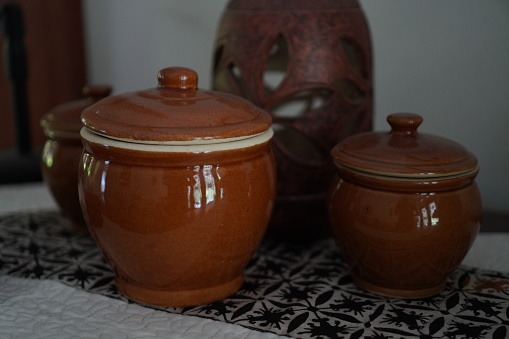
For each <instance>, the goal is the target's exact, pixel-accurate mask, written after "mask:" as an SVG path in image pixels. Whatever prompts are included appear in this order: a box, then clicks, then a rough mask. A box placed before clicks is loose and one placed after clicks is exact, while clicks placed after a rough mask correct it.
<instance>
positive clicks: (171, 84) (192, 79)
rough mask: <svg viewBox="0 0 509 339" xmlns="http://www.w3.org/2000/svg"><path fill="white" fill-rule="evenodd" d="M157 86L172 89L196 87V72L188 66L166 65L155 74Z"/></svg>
mask: <svg viewBox="0 0 509 339" xmlns="http://www.w3.org/2000/svg"><path fill="white" fill-rule="evenodd" d="M157 82H158V85H159V86H158V87H160V88H172V89H196V88H197V87H198V74H197V73H196V72H195V71H193V70H192V69H189V68H184V67H168V68H164V69H162V70H160V71H159V73H158V74H157Z"/></svg>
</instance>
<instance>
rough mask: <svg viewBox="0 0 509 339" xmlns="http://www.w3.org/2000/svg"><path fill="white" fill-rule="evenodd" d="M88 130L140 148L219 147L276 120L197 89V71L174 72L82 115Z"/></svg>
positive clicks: (240, 102)
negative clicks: (152, 145)
mask: <svg viewBox="0 0 509 339" xmlns="http://www.w3.org/2000/svg"><path fill="white" fill-rule="evenodd" d="M82 122H83V125H84V126H85V127H86V128H87V129H88V130H89V131H91V132H93V133H96V134H99V135H101V136H103V137H107V138H110V139H117V140H121V141H127V142H132V143H140V144H173V143H190V144H192V143H210V142H212V143H214V142H225V141H231V140H236V139H243V138H247V137H252V136H254V135H258V134H260V133H263V132H265V131H267V130H268V129H269V128H270V125H271V122H272V119H271V117H270V115H269V114H268V113H267V112H265V111H263V110H262V109H260V108H258V107H256V106H255V105H254V104H252V103H250V102H248V101H247V100H245V99H242V98H240V97H237V96H234V95H231V94H227V93H221V92H215V91H207V90H200V89H198V75H197V74H196V72H195V71H193V70H191V69H188V68H182V67H170V68H165V69H163V70H161V71H160V72H159V73H158V86H157V87H155V88H149V89H146V90H141V91H136V92H129V93H124V94H120V95H115V96H111V97H108V98H106V99H103V100H101V101H99V102H97V103H96V104H94V105H92V106H90V107H88V108H87V109H85V110H84V111H83V114H82Z"/></svg>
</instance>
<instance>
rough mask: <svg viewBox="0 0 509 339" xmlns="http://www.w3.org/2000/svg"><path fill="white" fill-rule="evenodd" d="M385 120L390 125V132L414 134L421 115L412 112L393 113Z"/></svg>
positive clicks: (420, 121)
mask: <svg viewBox="0 0 509 339" xmlns="http://www.w3.org/2000/svg"><path fill="white" fill-rule="evenodd" d="M387 122H388V123H389V125H391V134H397V135H416V134H417V127H419V125H420V124H421V123H422V117H421V116H420V115H419V114H414V113H394V114H391V115H389V116H388V117H387Z"/></svg>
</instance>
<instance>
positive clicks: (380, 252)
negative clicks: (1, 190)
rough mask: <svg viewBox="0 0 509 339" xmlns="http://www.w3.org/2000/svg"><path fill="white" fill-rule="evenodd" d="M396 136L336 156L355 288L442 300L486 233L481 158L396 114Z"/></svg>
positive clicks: (339, 214)
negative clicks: (448, 282)
mask: <svg viewBox="0 0 509 339" xmlns="http://www.w3.org/2000/svg"><path fill="white" fill-rule="evenodd" d="M387 120H388V122H389V124H390V125H391V127H392V130H391V132H390V133H375V132H368V133H361V134H358V135H354V136H351V137H349V138H347V139H345V140H344V141H343V142H341V143H339V144H338V145H336V146H335V147H334V148H333V150H332V156H333V158H334V161H335V164H336V168H337V174H338V177H337V180H336V182H335V183H334V185H333V187H332V190H331V192H332V193H331V196H330V202H329V215H330V220H331V228H332V232H333V235H334V238H335V240H336V242H337V244H338V245H339V247H340V249H341V251H342V253H343V255H344V257H345V259H346V261H347V262H348V264H349V265H350V266H351V268H352V271H353V277H354V281H355V283H357V285H359V286H360V287H362V288H364V289H366V290H369V291H372V292H376V293H379V294H383V295H388V296H395V297H403V298H421V297H428V296H431V295H434V294H436V293H439V292H440V291H441V290H442V289H443V288H444V287H445V281H446V278H447V276H448V275H449V274H450V273H451V272H452V271H453V270H454V269H456V267H457V266H458V265H459V264H460V263H461V261H462V260H463V258H464V257H465V255H466V253H467V252H468V250H469V248H470V246H471V245H472V243H473V242H474V239H475V237H476V235H477V233H478V231H479V226H480V220H481V197H480V194H479V190H478V188H477V184H476V183H475V181H474V178H475V177H476V175H477V173H478V170H479V168H478V164H477V159H476V157H475V156H474V155H473V154H471V153H470V152H468V151H467V150H466V149H465V148H464V147H462V146H461V145H459V144H457V143H455V142H453V141H450V140H447V139H444V138H441V137H438V136H434V135H429V134H421V133H419V132H418V131H417V127H418V126H419V125H420V124H421V122H422V117H420V116H419V115H416V114H405V113H400V114H393V115H390V116H389V117H388V118H387Z"/></svg>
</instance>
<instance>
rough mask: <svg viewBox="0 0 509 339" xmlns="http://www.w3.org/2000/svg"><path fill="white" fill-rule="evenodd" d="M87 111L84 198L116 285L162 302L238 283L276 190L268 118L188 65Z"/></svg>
mask: <svg viewBox="0 0 509 339" xmlns="http://www.w3.org/2000/svg"><path fill="white" fill-rule="evenodd" d="M158 77H159V86H158V87H157V88H152V89H147V90H143V91H137V92H132V93H125V94H122V95H118V96H112V97H109V98H106V99H104V100H102V101H100V102H98V103H97V104H96V105H93V106H91V107H89V108H88V109H86V110H85V111H84V112H83V123H84V126H85V128H83V130H82V132H81V133H82V138H83V143H84V146H85V152H84V155H83V158H82V165H81V167H80V199H81V204H82V208H83V211H84V215H85V219H86V221H87V224H88V227H89V229H90V233H91V234H92V236H93V237H94V239H95V240H96V242H97V243H98V245H99V247H100V248H101V250H102V252H103V254H104V256H105V258H106V260H107V261H108V262H109V263H110V264H111V266H112V267H113V269H114V270H115V273H116V283H117V287H118V289H119V291H120V292H121V293H123V294H124V295H126V296H127V297H129V298H131V299H134V300H136V301H139V302H142V303H146V304H152V305H162V306H184V305H198V304H204V303H210V302H213V301H215V300H219V299H222V298H225V297H227V296H229V295H230V294H232V293H234V292H235V291H237V290H238V288H240V286H241V285H242V282H243V270H244V267H245V266H246V265H247V263H248V261H249V259H250V258H251V256H252V254H253V253H254V251H255V250H256V248H257V247H258V245H259V243H260V241H261V239H262V237H263V235H264V232H265V230H266V227H267V225H268V222H269V219H270V215H271V212H272V208H273V204H274V200H275V187H276V178H275V163H274V157H273V155H272V152H271V147H270V142H271V140H272V135H273V132H272V129H271V128H270V124H271V118H270V115H269V114H268V113H266V112H265V111H262V110H261V109H259V108H257V107H255V106H254V105H253V104H251V103H249V102H247V101H246V100H244V99H241V98H239V97H236V96H233V95H230V94H226V93H217V92H213V91H204V90H198V89H197V74H196V73H195V72H194V71H192V70H189V69H185V68H176V67H175V68H166V69H163V70H162V71H160V72H159V75H158Z"/></svg>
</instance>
